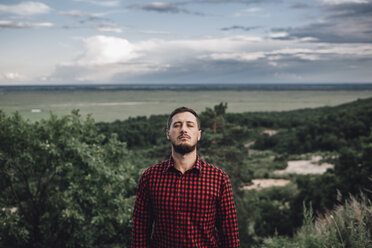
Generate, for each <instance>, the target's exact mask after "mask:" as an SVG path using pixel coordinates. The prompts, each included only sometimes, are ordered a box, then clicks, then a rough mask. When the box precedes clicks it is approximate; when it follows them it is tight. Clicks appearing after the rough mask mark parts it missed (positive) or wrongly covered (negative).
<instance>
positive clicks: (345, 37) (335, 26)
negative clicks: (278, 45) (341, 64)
mask: <svg viewBox="0 0 372 248" xmlns="http://www.w3.org/2000/svg"><path fill="white" fill-rule="evenodd" d="M335 2H338V4H333V5H327V6H325V7H323V11H325V13H326V16H325V17H324V18H323V19H322V20H319V21H318V22H316V23H312V24H310V25H307V26H302V27H296V28H287V29H282V31H284V32H287V33H288V36H286V37H279V38H278V39H293V38H312V39H313V40H314V41H317V42H331V43H371V42H372V35H371V34H372V3H371V2H368V3H359V2H358V3H356V2H353V3H350V1H348V3H341V1H335ZM274 30H275V29H273V30H272V31H274Z"/></svg>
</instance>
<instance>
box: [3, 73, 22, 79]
mask: <svg viewBox="0 0 372 248" xmlns="http://www.w3.org/2000/svg"><path fill="white" fill-rule="evenodd" d="M23 79H24V76H22V75H21V74H19V73H16V72H6V73H0V80H6V81H19V80H23Z"/></svg>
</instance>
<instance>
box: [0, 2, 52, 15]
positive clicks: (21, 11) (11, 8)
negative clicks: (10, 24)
mask: <svg viewBox="0 0 372 248" xmlns="http://www.w3.org/2000/svg"><path fill="white" fill-rule="evenodd" d="M50 11H51V8H50V7H49V6H48V5H46V4H44V3H41V2H21V3H19V4H15V5H5V4H0V12H5V13H11V14H16V15H20V16H31V15H38V14H47V13H49V12H50Z"/></svg>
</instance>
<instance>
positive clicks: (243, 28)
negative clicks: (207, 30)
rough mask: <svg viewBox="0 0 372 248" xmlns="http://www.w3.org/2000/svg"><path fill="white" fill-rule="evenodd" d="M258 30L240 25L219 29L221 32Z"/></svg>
mask: <svg viewBox="0 0 372 248" xmlns="http://www.w3.org/2000/svg"><path fill="white" fill-rule="evenodd" d="M257 28H260V27H259V26H249V27H247V26H240V25H234V26H230V27H225V28H221V30H222V31H230V30H243V31H251V30H253V29H257Z"/></svg>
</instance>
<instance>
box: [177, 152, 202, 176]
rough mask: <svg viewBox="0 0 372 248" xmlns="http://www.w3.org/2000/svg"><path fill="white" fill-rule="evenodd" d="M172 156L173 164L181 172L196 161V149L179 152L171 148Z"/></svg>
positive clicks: (189, 167) (188, 168)
mask: <svg viewBox="0 0 372 248" xmlns="http://www.w3.org/2000/svg"><path fill="white" fill-rule="evenodd" d="M172 158H173V160H174V166H175V167H176V169H177V170H179V171H180V172H181V173H182V174H184V173H185V172H186V171H188V170H190V169H191V168H192V167H193V166H194V164H195V161H196V149H195V150H194V151H192V152H190V153H186V154H180V153H177V152H175V151H174V149H173V148H172Z"/></svg>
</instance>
